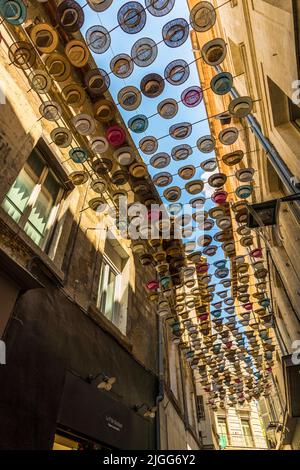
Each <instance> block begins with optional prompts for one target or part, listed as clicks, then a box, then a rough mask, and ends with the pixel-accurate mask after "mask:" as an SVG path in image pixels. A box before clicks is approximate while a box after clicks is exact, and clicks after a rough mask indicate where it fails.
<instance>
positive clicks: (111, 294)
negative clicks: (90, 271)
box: [97, 258, 120, 322]
mask: <svg viewBox="0 0 300 470" xmlns="http://www.w3.org/2000/svg"><path fill="white" fill-rule="evenodd" d="M119 283H120V273H119V272H118V271H117V269H116V268H114V267H113V266H112V265H111V264H110V262H109V261H107V260H106V259H105V258H104V259H103V263H102V267H101V274H100V282H99V290H98V299H97V308H98V309H99V310H100V311H101V312H102V313H103V314H104V315H105V316H106V317H107V318H108V319H109V320H110V321H112V322H113V321H114V318H115V316H116V314H117V309H118V300H119V299H118V288H119Z"/></svg>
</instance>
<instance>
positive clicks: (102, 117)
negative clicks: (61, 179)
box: [0, 0, 275, 408]
mask: <svg viewBox="0 0 300 470" xmlns="http://www.w3.org/2000/svg"><path fill="white" fill-rule="evenodd" d="M47 4H49V5H47ZM47 4H45V6H44V8H45V10H46V12H47V15H48V16H49V17H52V18H53V22H52V23H51V24H48V23H45V22H40V23H37V24H33V23H31V22H30V19H29V18H28V11H27V7H26V5H25V3H24V2H23V1H22V0H15V1H5V0H0V13H1V15H2V17H3V18H4V20H5V21H6V22H7V23H8V24H9V25H10V27H12V28H16V29H18V30H19V31H20V37H21V38H22V39H20V40H19V41H18V42H14V43H12V44H11V46H10V47H9V58H10V61H11V63H12V64H14V65H15V66H16V67H18V68H19V69H22V70H23V71H24V74H26V77H27V79H28V81H29V84H30V87H31V90H33V91H34V92H36V93H37V94H38V95H39V96H40V98H41V100H42V104H41V107H40V112H41V116H42V117H43V118H44V119H47V120H49V121H52V122H54V123H56V124H58V125H57V127H56V128H54V129H53V131H52V134H51V138H52V140H53V142H54V143H55V144H56V145H57V146H58V147H60V148H64V149H66V148H69V157H70V159H71V160H72V161H73V162H74V163H75V164H78V170H77V171H74V172H72V173H71V174H70V180H72V182H73V183H74V184H76V185H82V184H86V183H87V181H89V182H90V185H91V188H92V190H93V191H94V192H95V193H96V194H95V197H94V198H92V199H91V200H90V201H89V203H88V206H89V209H90V210H94V211H98V212H99V211H100V210H101V207H102V206H103V207H105V205H106V198H105V197H104V194H105V191H106V189H107V187H108V186H109V187H110V188H113V194H114V197H115V199H114V201H115V202H117V201H118V199H119V198H120V196H122V195H126V193H127V192H128V191H131V192H132V189H133V191H134V202H133V204H132V205H131V207H130V210H129V212H128V214H129V215H128V221H129V222H131V223H134V219H135V218H136V212H135V210H134V209H135V207H134V205H136V203H137V202H142V203H143V204H145V205H146V206H147V207H148V208H149V210H148V212H147V217H146V220H144V223H143V227H140V232H142V231H143V235H144V237H141V238H140V239H139V240H135V241H134V242H133V251H134V252H135V253H136V254H137V256H138V257H139V259H140V261H141V263H142V264H143V265H148V264H152V265H153V264H154V265H155V268H156V271H157V278H156V279H150V280H149V282H148V283H147V285H146V286H145V287H146V290H147V292H148V295H149V298H150V300H153V301H157V302H158V305H159V307H158V308H159V313H160V315H162V316H166V318H167V321H168V322H169V323H170V330H171V334H172V338H173V341H174V342H177V343H179V344H180V346H181V348H182V349H183V350H184V351H185V354H186V358H187V360H188V361H189V362H190V364H191V367H192V368H193V369H194V370H195V375H196V377H198V380H199V381H200V382H201V383H202V385H203V386H204V387H205V390H206V391H207V393H208V396H209V404H210V405H211V406H212V407H213V408H216V407H218V406H221V407H222V406H225V403H227V404H229V405H235V404H236V403H240V404H243V403H244V402H245V401H247V400H248V401H250V400H252V399H253V398H258V397H259V396H260V395H261V394H268V393H269V388H270V384H269V376H270V373H271V370H272V365H273V352H274V349H275V346H274V345H273V343H272V338H271V336H270V328H271V327H272V324H273V321H272V313H271V308H270V300H269V297H268V295H267V291H268V288H267V276H268V271H267V269H266V267H265V262H264V260H263V249H262V248H260V247H259V246H256V243H257V242H256V238H255V237H254V235H253V234H252V233H251V231H250V229H248V228H247V226H246V222H247V214H248V211H247V200H248V199H249V198H250V197H251V195H252V193H253V191H254V182H253V177H254V169H253V168H244V169H240V170H236V165H238V164H239V163H240V162H241V161H242V160H243V158H244V155H245V154H244V152H243V151H242V150H236V151H234V152H232V151H231V152H228V151H226V146H230V145H232V144H234V143H236V142H238V139H239V136H240V131H239V130H238V129H237V128H236V127H227V124H230V123H231V119H232V118H238V119H243V118H245V117H246V116H247V115H249V114H250V113H251V111H252V107H253V100H252V99H251V98H250V97H247V96H246V97H241V98H238V99H233V100H232V101H231V103H230V105H229V108H228V109H226V110H224V112H223V113H221V114H219V115H217V116H212V117H208V118H205V119H202V120H200V121H199V120H198V121H196V122H179V123H178V122H176V116H177V114H178V113H179V111H180V110H182V109H184V113H185V116H188V115H189V111H190V110H195V109H196V108H197V107H199V106H200V105H202V106H203V104H202V100H203V96H204V94H205V93H206V92H207V90H203V89H202V88H201V87H200V86H199V85H195V86H189V87H187V88H183V90H182V92H181V95H180V99H175V98H173V97H170V98H164V99H163V100H161V101H160V102H159V103H158V105H157V107H156V108H155V109H153V110H152V113H151V114H150V115H146V114H144V113H143V112H140V111H138V110H139V109H141V107H142V106H145V108H146V109H150V108H149V106H150V105H149V103H150V104H151V100H152V99H154V98H158V97H159V96H160V95H162V94H163V92H168V93H170V94H171V92H172V90H175V89H176V90H177V89H178V87H179V86H182V85H184V83H185V82H186V81H187V80H188V79H189V77H190V71H191V65H192V63H190V64H189V63H187V61H186V60H185V59H176V60H172V61H171V62H170V63H167V62H166V64H165V68H164V74H163V75H162V74H158V73H154V72H151V73H146V74H145V75H144V76H143V78H142V79H141V80H140V83H139V87H137V86H136V83H135V85H132V82H131V84H130V85H128V86H123V87H122V88H120V89H119V90H118V93H117V100H116V101H117V102H116V103H114V102H113V101H112V100H111V98H110V96H109V95H108V93H106V92H108V91H109V89H110V87H111V80H112V78H113V77H114V78H118V79H122V81H123V82H124V80H126V79H128V77H131V75H132V74H133V72H134V68H135V67H138V68H139V69H142V68H146V67H149V66H151V65H152V64H153V63H154V62H155V61H156V58H157V56H158V53H159V47H160V45H161V44H164V45H165V46H166V47H168V48H170V49H177V48H179V47H182V46H183V45H184V44H185V43H186V42H187V41H189V33H190V28H193V29H194V30H196V31H197V32H200V33H201V32H205V31H207V30H209V29H210V28H212V27H213V26H214V24H215V22H216V18H217V10H216V9H215V8H214V6H213V5H212V4H211V3H210V2H207V1H203V2H199V3H198V4H197V5H196V6H195V7H194V8H193V10H192V11H191V12H190V16H189V21H187V20H186V19H185V18H173V19H171V20H169V21H168V22H166V23H165V24H164V26H163V27H162V30H161V40H160V41H157V42H155V41H154V40H153V39H151V38H144V37H139V38H138V39H137V40H136V41H135V43H134V44H133V46H132V48H131V51H130V53H128V51H125V52H124V53H121V54H118V55H116V56H113V57H112V59H111V60H110V63H109V69H108V70H104V69H103V68H95V67H94V66H93V67H91V64H93V63H94V62H93V61H92V60H91V54H92V55H93V57H94V58H95V57H97V56H98V55H100V57H101V54H104V53H109V51H112V49H111V45H112V43H113V35H114V31H115V29H116V28H121V30H122V31H123V32H124V33H125V34H129V35H133V34H139V33H140V32H141V31H142V30H143V28H144V27H145V25H146V22H147V20H148V18H149V15H150V17H151V22H152V23H153V22H155V21H158V20H161V18H162V17H164V16H166V15H171V14H172V11H173V10H174V7H175V0H145V2H144V4H142V3H139V2H135V1H130V2H124V4H123V5H122V6H121V7H120V8H119V10H118V12H117V18H116V21H117V25H116V26H115V27H114V28H112V29H111V30H110V31H109V29H108V28H107V27H105V26H103V25H102V24H100V18H101V14H102V13H103V12H105V11H106V10H107V9H109V8H110V7H112V6H113V5H112V4H113V2H112V0H103V1H100V2H99V1H98V0H87V3H86V4H85V3H83V2H82V5H80V4H79V3H77V2H76V1H73V0H62V1H60V2H52V1H51V2H47ZM42 5H44V3H43V4H42ZM186 8H187V7H186ZM87 11H88V16H89V21H90V18H91V16H92V15H94V16H92V18H93V19H95V24H94V25H92V26H89V27H88V28H87V29H86V32H85V41H84V40H83V38H82V36H81V35H79V32H80V30H81V29H82V28H83V26H84V22H85V15H87V13H86V12H87ZM56 24H57V25H58V27H56ZM62 38H63V41H62ZM125 45H126V42H124V47H125ZM190 46H191V45H190V44H189V49H190ZM226 54H227V48H226V44H225V42H224V40H223V39H221V38H216V39H214V40H212V41H209V42H208V43H207V44H205V45H204V46H203V47H202V49H201V57H200V58H199V59H196V61H197V60H203V61H204V62H205V63H206V64H207V65H209V66H211V67H216V66H218V65H220V64H221V63H222V62H223V61H224V59H225V58H226ZM196 61H195V60H194V61H193V62H196ZM160 63H161V62H160ZM78 77H81V78H82V81H83V83H81V81H80V79H79V78H78ZM234 78H235V77H234V76H233V75H232V74H231V73H229V72H221V73H216V74H215V76H214V77H213V79H212V80H211V83H210V91H212V92H213V93H215V94H217V95H220V96H222V95H226V94H228V93H229V92H230V91H231V89H232V87H233V84H234ZM53 90H54V91H56V92H58V95H59V96H60V99H62V102H63V105H62V104H61V103H58V100H57V101H55V100H53V99H52V98H51V96H52V92H53ZM86 102H89V103H91V104H92V109H93V114H88V113H82V112H81V110H82V107H83V106H84V105H85V104H86ZM65 108H67V109H68V110H69V115H70V119H69V120H68V121H66V119H65V113H63V111H64V110H65ZM118 108H119V109H120V111H121V112H122V113H123V112H124V113H125V115H126V116H127V113H131V112H132V113H133V115H132V116H131V117H130V118H129V119H128V123H127V129H125V128H124V127H122V125H120V124H117V120H118ZM147 114H149V113H147ZM153 118H155V119H156V122H158V120H160V119H161V120H175V121H174V123H172V125H170V127H169V130H168V133H167V134H166V135H157V136H154V135H144V136H143V137H142V138H141V139H140V140H139V142H138V150H139V151H140V154H141V155H142V157H143V160H145V161H144V162H143V161H142V160H141V158H138V157H137V155H136V149H135V148H134V146H132V145H131V143H130V142H128V139H127V133H128V131H130V132H131V133H132V136H133V137H135V138H136V136H139V135H140V134H145V133H146V131H147V129H148V127H149V122H150V120H151V119H153ZM210 119H219V120H220V122H221V123H222V124H224V129H222V131H221V132H220V134H219V136H218V137H214V136H212V135H202V136H199V137H198V138H197V141H196V142H195V143H194V145H190V143H187V139H188V138H189V137H190V136H191V135H192V131H193V129H194V128H195V127H196V126H197V125H198V124H199V123H201V122H202V121H205V120H210ZM99 124H100V125H101V128H99ZM225 125H226V127H225ZM156 128H157V129H158V130H159V129H160V126H159V124H158V125H157V127H156ZM103 129H104V132H103ZM101 130H102V132H101ZM167 138H168V139H173V140H174V141H175V143H174V146H171V147H172V148H171V150H170V151H169V152H165V151H159V145H160V143H161V142H162V141H163V140H164V139H167ZM217 142H219V144H220V145H223V146H224V152H223V154H222V156H221V160H222V163H223V164H224V165H226V166H227V167H228V174H225V173H220V172H218V171H219V170H218V160H217V158H216V157H215V156H214V150H215V148H216V144H217ZM74 143H76V145H74ZM77 143H78V144H77ZM112 148H113V149H114V153H113V158H112V157H111V156H109V155H111V152H109V151H110V150H111V149H112ZM195 153H196V157H195ZM181 161H185V162H186V164H185V165H184V166H182V167H180V168H177V169H176V172H175V173H173V171H174V165H176V164H177V165H178V162H179V164H180V165H181V163H180V162H181ZM146 162H147V163H146ZM168 167H169V168H172V169H171V170H170V171H167V169H168ZM156 170H157V171H156ZM199 171H200V174H199ZM203 174H205V175H206V178H205V179H204V177H203ZM207 175H209V176H208V178H207ZM150 176H151V179H152V182H153V184H154V186H156V188H157V191H158V193H159V194H160V195H161V197H162V199H163V201H164V202H165V205H166V211H162V210H160V209H151V208H150V206H151V204H153V203H155V202H157V198H156V194H155V192H153V190H152V189H151V188H152V185H151V184H150V182H151V180H150ZM174 178H176V179H178V178H179V180H180V181H182V185H175V184H174ZM228 178H236V179H237V181H238V186H237V189H236V191H235V194H234V197H235V201H237V202H235V204H233V205H232V204H229V201H228V198H229V194H228V193H227V192H226V190H225V189H224V187H225V184H226V182H227V180H228ZM128 182H130V183H131V186H130V188H131V189H130V190H129V189H128ZM204 192H205V194H204ZM207 194H208V195H209V196H207ZM182 203H185V204H186V203H188V204H189V206H190V209H191V212H190V214H186V213H184V214H182ZM103 210H104V209H103ZM130 211H131V212H130ZM163 212H164V213H163ZM130 214H132V215H130ZM232 217H235V218H236V221H237V223H238V229H237V230H236V234H235V235H236V236H235V237H234V232H233V228H232ZM123 222H124V221H123ZM125 222H127V221H125ZM152 224H154V225H155V224H156V226H157V229H158V234H159V236H158V237H157V238H155V239H154V238H152V239H151V238H150V239H149V240H147V239H146V238H147V237H146V236H145V234H146V235H147V234H148V233H149V232H148V230H149V225H152ZM117 226H118V228H119V229H120V228H122V227H120V220H118V219H117ZM178 226H180V227H181V228H183V234H184V235H183V237H184V238H183V241H184V243H182V241H179V240H176V239H175V238H176V237H174V236H173V239H172V237H171V240H170V239H169V237H164V233H165V232H166V233H169V230H170V227H171V233H172V234H173V235H174V231H175V230H176V227H177V228H178ZM197 232H198V234H197ZM237 239H238V240H239V242H238V243H240V244H241V245H242V246H243V247H245V249H246V252H247V254H245V255H244V256H236V243H237V242H236V240H237ZM250 287H254V289H250ZM251 292H254V294H253V295H252V294H251Z"/></svg>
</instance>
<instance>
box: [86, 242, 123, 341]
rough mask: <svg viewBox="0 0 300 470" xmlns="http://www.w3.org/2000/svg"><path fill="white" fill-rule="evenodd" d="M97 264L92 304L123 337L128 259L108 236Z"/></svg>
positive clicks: (118, 245)
mask: <svg viewBox="0 0 300 470" xmlns="http://www.w3.org/2000/svg"><path fill="white" fill-rule="evenodd" d="M99 261H100V262H99V264H98V269H99V271H98V273H99V277H98V278H97V279H96V283H95V290H94V297H93V302H94V305H95V306H96V308H97V310H98V311H100V312H101V313H102V314H103V315H105V317H106V318H107V319H108V320H110V321H111V322H112V323H113V324H114V325H115V326H116V327H117V328H118V329H119V330H120V331H121V332H122V333H123V334H124V335H125V334H126V325H127V307H128V292H129V288H130V259H129V256H128V253H127V252H126V251H125V249H124V248H123V247H122V246H121V245H120V243H119V242H118V241H117V240H116V239H115V238H113V236H111V235H109V236H108V237H107V239H106V241H105V247H104V253H103V255H102V256H101V260H99Z"/></svg>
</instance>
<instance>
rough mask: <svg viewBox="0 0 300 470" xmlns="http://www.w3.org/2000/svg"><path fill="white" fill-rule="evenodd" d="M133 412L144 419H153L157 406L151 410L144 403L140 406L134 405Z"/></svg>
mask: <svg viewBox="0 0 300 470" xmlns="http://www.w3.org/2000/svg"><path fill="white" fill-rule="evenodd" d="M134 411H136V412H137V413H140V414H141V415H142V416H144V418H151V419H154V418H155V415H156V412H157V406H153V407H152V408H151V407H150V406H149V405H147V404H146V403H143V404H142V405H135V407H134Z"/></svg>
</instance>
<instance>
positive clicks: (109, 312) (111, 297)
mask: <svg viewBox="0 0 300 470" xmlns="http://www.w3.org/2000/svg"><path fill="white" fill-rule="evenodd" d="M116 278H117V276H116V274H115V273H114V272H113V271H112V270H109V275H108V284H107V293H106V304H105V315H106V316H107V318H109V319H110V320H112V318H113V313H114V305H115V290H116Z"/></svg>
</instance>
